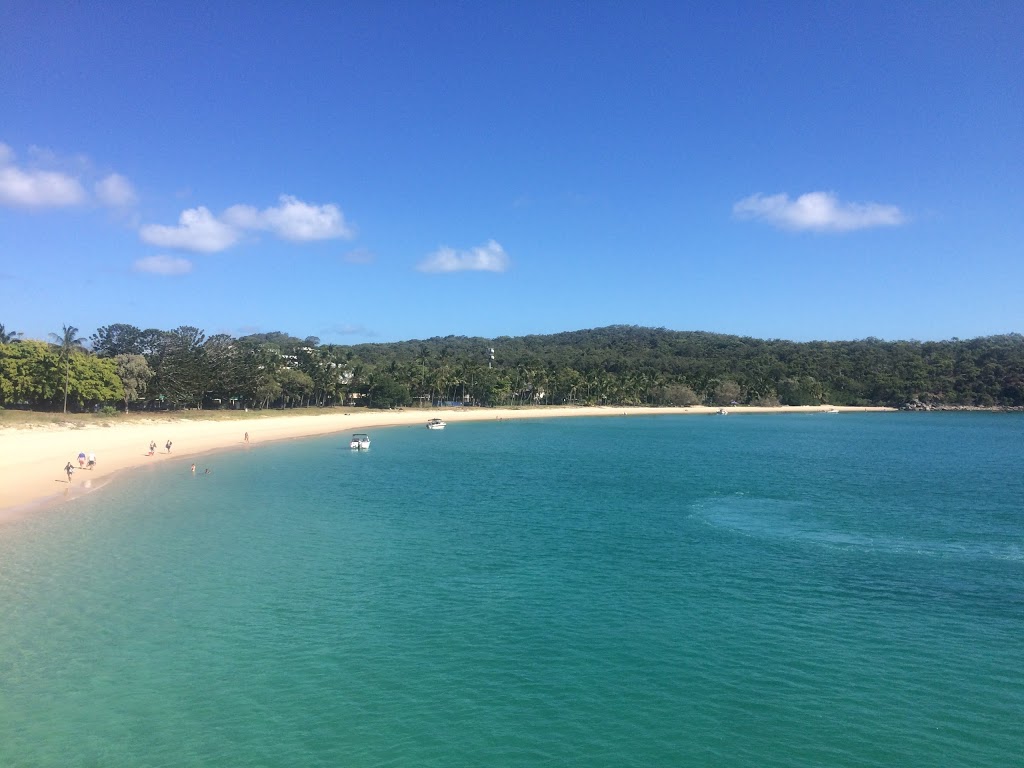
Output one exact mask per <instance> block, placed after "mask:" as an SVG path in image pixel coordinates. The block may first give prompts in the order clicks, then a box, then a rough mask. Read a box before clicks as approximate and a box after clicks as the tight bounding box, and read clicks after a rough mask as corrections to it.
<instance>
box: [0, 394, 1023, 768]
mask: <svg viewBox="0 0 1024 768" xmlns="http://www.w3.org/2000/svg"><path fill="white" fill-rule="evenodd" d="M342 438H347V435H343V436H338V437H333V438H324V439H312V440H307V441H299V442H293V443H286V444H277V445H267V446H259V445H254V446H252V447H251V448H250V449H248V450H246V451H244V452H237V453H226V454H219V455H215V456H212V457H209V458H208V459H207V460H206V464H203V463H200V469H202V467H203V466H206V465H209V466H210V467H211V468H212V469H213V472H212V474H210V475H208V476H204V475H201V474H200V475H199V476H197V477H193V476H191V474H190V473H189V472H188V466H189V463H190V462H189V461H186V460H182V461H180V462H176V463H174V464H165V465H163V466H161V467H159V468H156V469H149V470H145V471H139V472H137V473H131V474H129V475H127V476H125V477H123V478H121V479H119V480H118V481H117V482H116V483H114V484H112V485H111V486H110V487H108V488H106V489H104V491H102V492H101V493H95V494H92V495H90V496H88V497H86V498H84V499H80V500H78V501H75V502H73V503H70V504H67V505H64V506H61V507H57V508H55V509H48V510H45V511H43V512H40V513H38V514H34V515H33V516H31V517H28V518H25V519H21V520H16V521H13V522H8V523H6V524H3V525H0V766H4V767H5V768H6V767H7V766H104V767H105V768H120V767H121V766H125V767H127V766H132V767H137V766H304V767H305V766H483V765H487V766H721V765H729V766H751V767H753V766H895V765H899V766H937V765H942V766H972V768H978V767H983V766H1000V767H1002V766H1009V765H1019V764H1020V761H1021V755H1022V754H1024V728H1022V725H1021V724H1022V722H1024V472H1022V469H1024V417H1022V416H1021V415H1017V414H1011V415H1001V414H841V415H838V416H829V415H818V414H816V415H786V416H779V415H769V416H755V415H743V416H740V415H735V416H730V417H729V418H725V419H722V418H716V417H697V416H682V417H632V418H603V419H560V420H556V421H543V422H490V423H476V424H455V425H452V426H449V428H448V429H447V430H445V431H443V432H431V431H428V430H426V429H422V428H416V429H412V428H393V429H388V430H376V431H375V432H374V433H373V438H374V440H373V447H372V449H371V450H370V451H368V452H365V453H359V452H352V451H350V450H349V449H348V448H347V447H344V446H346V445H347V440H346V439H342ZM182 448H184V446H182Z"/></svg>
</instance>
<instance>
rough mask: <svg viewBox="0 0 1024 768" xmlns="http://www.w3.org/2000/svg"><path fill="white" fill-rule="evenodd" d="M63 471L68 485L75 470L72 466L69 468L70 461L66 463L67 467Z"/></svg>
mask: <svg viewBox="0 0 1024 768" xmlns="http://www.w3.org/2000/svg"><path fill="white" fill-rule="evenodd" d="M64 471H65V472H67V473H68V482H69V483H70V482H71V475H73V474H74V473H75V468H74V467H73V466H71V462H70V461H69V462H68V465H67V466H66V467H64Z"/></svg>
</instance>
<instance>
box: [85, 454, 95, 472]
mask: <svg viewBox="0 0 1024 768" xmlns="http://www.w3.org/2000/svg"><path fill="white" fill-rule="evenodd" d="M86 466H87V467H88V468H89V469H96V451H89V463H88V464H86Z"/></svg>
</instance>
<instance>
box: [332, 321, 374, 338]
mask: <svg viewBox="0 0 1024 768" xmlns="http://www.w3.org/2000/svg"><path fill="white" fill-rule="evenodd" d="M320 333H321V334H322V335H323V336H367V337H371V338H372V337H374V336H376V335H377V333H376V332H375V331H371V330H370V329H369V328H367V327H366V326H365V325H355V324H353V323H340V324H338V325H328V326H325V327H324V328H322V329H321V330H320Z"/></svg>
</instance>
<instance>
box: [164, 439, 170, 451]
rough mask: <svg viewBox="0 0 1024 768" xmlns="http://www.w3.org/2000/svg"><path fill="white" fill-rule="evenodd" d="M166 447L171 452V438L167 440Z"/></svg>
mask: <svg viewBox="0 0 1024 768" xmlns="http://www.w3.org/2000/svg"><path fill="white" fill-rule="evenodd" d="M165 447H166V448H167V452H168V453H170V452H171V441H170V440H168V441H167V445H166V446H165Z"/></svg>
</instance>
